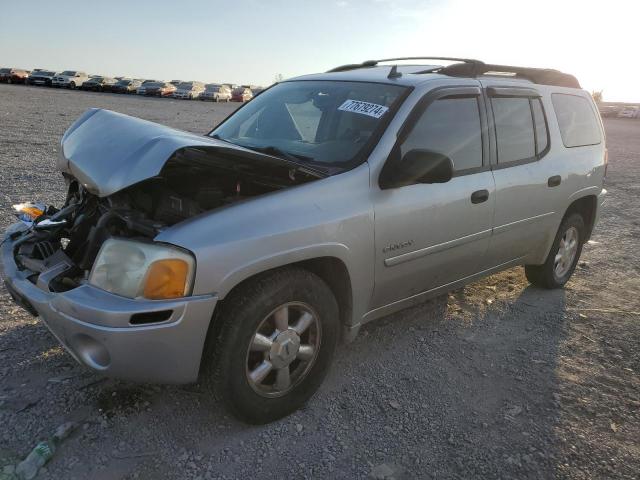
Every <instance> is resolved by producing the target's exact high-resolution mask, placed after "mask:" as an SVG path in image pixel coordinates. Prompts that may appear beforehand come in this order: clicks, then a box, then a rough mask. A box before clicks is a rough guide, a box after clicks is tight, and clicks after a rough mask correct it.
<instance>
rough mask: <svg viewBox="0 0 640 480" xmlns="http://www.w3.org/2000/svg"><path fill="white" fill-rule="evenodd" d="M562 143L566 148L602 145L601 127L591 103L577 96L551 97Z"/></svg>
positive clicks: (558, 94) (558, 95)
mask: <svg viewBox="0 0 640 480" xmlns="http://www.w3.org/2000/svg"><path fill="white" fill-rule="evenodd" d="M551 101H552V102H553V109H554V110H555V111H556V118H557V119H558V126H559V127H560V135H561V136H562V143H564V146H565V147H582V146H585V145H596V144H598V143H600V141H601V136H600V127H599V126H598V122H597V120H596V117H595V115H594V112H593V108H591V105H590V104H589V102H588V101H587V100H586V99H585V98H583V97H579V96H577V95H567V94H564V93H554V94H553V95H551Z"/></svg>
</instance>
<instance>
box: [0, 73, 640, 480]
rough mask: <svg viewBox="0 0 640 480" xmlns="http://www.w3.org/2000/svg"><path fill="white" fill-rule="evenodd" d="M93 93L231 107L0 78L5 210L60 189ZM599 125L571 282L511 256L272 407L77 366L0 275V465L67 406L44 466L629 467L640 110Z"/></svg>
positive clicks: (144, 471) (636, 387)
mask: <svg viewBox="0 0 640 480" xmlns="http://www.w3.org/2000/svg"><path fill="white" fill-rule="evenodd" d="M94 106H97V107H104V108H109V109H112V110H116V111H119V112H123V113H127V114H131V115H136V116H140V117H143V118H146V119H149V120H153V121H157V122H160V123H164V124H168V125H170V126H173V127H178V128H182V129H185V130H190V131H193V132H197V133H205V132H206V131H208V130H209V128H210V127H211V126H213V125H214V124H215V123H216V122H218V121H220V120H221V119H222V118H224V117H225V116H226V115H227V114H228V113H229V112H230V111H231V110H232V109H233V108H234V106H233V105H217V104H211V103H203V102H196V101H193V102H188V101H173V100H158V99H146V98H137V97H131V96H118V95H111V94H93V93H83V92H70V91H59V90H51V89H41V88H27V87H21V86H6V85H0V230H3V229H4V228H6V227H7V226H8V225H9V224H10V223H11V222H12V218H11V216H10V205H11V204H12V203H16V202H18V201H23V200H31V199H37V200H43V201H47V202H50V203H61V202H62V200H63V195H64V189H63V182H62V180H61V177H60V175H59V174H57V173H56V172H55V169H54V165H55V158H56V155H57V150H58V148H59V138H60V136H61V135H62V133H63V132H64V130H65V129H66V128H67V126H68V125H69V124H70V123H71V122H72V121H73V120H74V119H75V118H76V117H77V116H78V115H79V114H80V113H81V112H82V111H84V110H85V109H86V108H88V107H94ZM606 128H607V134H608V144H609V158H610V165H609V178H608V179H607V188H608V190H609V199H608V203H607V205H606V208H605V209H604V212H603V218H602V220H601V223H600V225H599V227H598V228H597V231H596V233H595V235H594V237H593V241H592V242H591V243H590V244H589V245H587V246H586V247H585V250H584V253H583V258H582V262H581V263H580V266H579V268H578V270H577V271H576V274H575V275H574V277H573V279H572V280H571V281H570V282H569V284H568V286H567V288H565V289H564V290H560V291H545V290H540V289H536V288H533V287H530V286H529V285H528V284H527V282H526V280H525V278H524V275H523V271H522V269H520V268H517V269H513V270H509V271H507V272H504V273H501V274H499V275H494V276H492V277H489V278H487V279H486V280H483V281H480V282H476V283H474V284H472V285H470V286H468V287H466V288H464V289H462V290H459V291H456V292H454V293H452V294H450V295H448V296H444V297H442V298H439V299H437V300H435V301H433V302H431V303H429V304H426V305H424V306H422V307H419V308H414V309H411V310H408V311H405V312H402V313H399V314H397V315H393V316H392V317H389V318H387V319H383V320H382V321H379V322H377V323H375V324H371V325H369V326H367V327H366V328H365V329H363V331H362V335H360V337H359V338H358V339H357V340H356V341H355V342H354V343H353V344H351V345H348V346H342V347H341V348H340V349H339V353H338V356H337V358H336V359H335V363H334V367H333V369H332V371H331V373H330V374H329V376H328V378H327V381H326V382H325V384H324V385H323V387H322V388H321V390H320V392H319V393H318V394H317V395H316V396H315V397H314V399H313V400H312V401H311V403H310V404H309V405H308V406H307V407H306V408H305V409H304V410H303V411H299V412H297V413H295V414H294V415H292V416H291V417H289V418H286V419H284V420H282V421H279V422H276V423H273V424H271V425H266V426H262V427H250V426H246V425H243V424H241V423H239V422H237V421H235V420H234V419H233V418H231V417H228V416H227V415H226V414H225V413H224V411H222V410H221V407H220V406H219V405H218V404H216V403H215V402H214V401H213V400H212V399H210V398H208V397H207V396H206V395H204V393H202V391H201V390H200V388H199V387H198V386H197V385H191V386H183V387H167V386H153V385H136V384H131V383H125V382H119V381H113V380H107V379H103V378H101V377H99V376H98V375H96V374H93V373H91V372H88V371H87V370H86V369H84V368H83V367H81V366H79V365H77V364H75V362H74V361H73V359H72V358H71V357H70V356H69V355H68V354H67V353H65V351H64V350H63V349H62V348H61V347H60V346H59V345H58V342H57V341H56V340H55V338H54V337H53V336H52V335H51V334H50V333H49V332H48V330H47V329H46V328H45V327H44V325H43V324H42V323H40V322H39V321H38V319H34V318H33V317H31V316H29V315H28V314H27V313H25V312H23V311H22V310H20V309H19V308H17V307H16V306H14V304H13V303H12V301H11V299H10V298H9V295H8V294H7V293H6V291H5V290H4V289H3V288H2V287H0V474H1V472H2V467H3V466H5V465H11V464H15V463H17V462H18V461H19V460H20V459H22V458H24V457H25V456H26V455H27V454H28V453H29V451H30V450H31V449H32V448H33V446H34V445H35V444H36V443H37V441H38V440H40V439H43V438H46V437H48V436H50V435H51V434H52V433H53V432H54V431H55V429H56V428H57V427H58V426H59V425H61V424H62V423H64V422H65V421H68V420H74V421H77V422H78V423H79V427H78V428H77V430H75V431H74V433H73V434H72V435H71V436H70V437H69V438H68V439H67V440H66V441H65V442H64V443H63V444H62V446H61V448H60V449H59V450H58V451H57V452H56V454H55V457H54V459H53V460H52V461H51V462H50V463H49V464H48V465H47V467H46V469H45V471H43V472H42V473H41V474H40V476H39V478H50V479H60V478H64V479H74V478H92V479H120V478H144V479H157V478H180V479H185V478H187V479H210V478H229V479H230V478H248V477H251V478H256V479H259V478H349V479H351V478H366V477H368V476H370V475H374V476H379V477H382V473H383V472H384V471H387V472H394V473H393V474H394V475H395V478H460V479H466V478H479V477H482V478H516V479H523V478H551V477H558V478H575V479H579V478H580V479H581V478H638V477H639V472H640V443H639V439H640V348H639V346H640V255H639V254H638V249H639V247H640V200H639V198H640V121H633V120H617V119H612V120H607V123H606Z"/></svg>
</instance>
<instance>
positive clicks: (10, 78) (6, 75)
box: [0, 68, 29, 84]
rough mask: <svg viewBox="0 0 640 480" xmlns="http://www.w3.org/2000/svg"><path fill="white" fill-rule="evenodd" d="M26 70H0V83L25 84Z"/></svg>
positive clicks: (27, 75)
mask: <svg viewBox="0 0 640 480" xmlns="http://www.w3.org/2000/svg"><path fill="white" fill-rule="evenodd" d="M27 78H29V71H28V70H21V69H19V68H0V83H24V84H26V83H27Z"/></svg>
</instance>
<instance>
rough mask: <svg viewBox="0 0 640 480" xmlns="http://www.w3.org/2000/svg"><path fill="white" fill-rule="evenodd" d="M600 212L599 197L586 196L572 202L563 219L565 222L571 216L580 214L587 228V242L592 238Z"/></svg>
mask: <svg viewBox="0 0 640 480" xmlns="http://www.w3.org/2000/svg"><path fill="white" fill-rule="evenodd" d="M597 210H598V197H597V196H596V195H585V196H582V197H580V198H577V199H575V200H573V201H572V202H571V204H570V205H569V206H568V207H567V210H566V211H565V214H564V216H563V217H562V219H563V220H564V219H565V218H567V217H568V216H569V215H572V214H574V213H578V214H579V215H580V216H582V219H583V220H584V226H585V233H586V235H585V242H586V241H587V240H589V239H590V238H591V233H592V232H593V227H594V224H595V219H596V212H597Z"/></svg>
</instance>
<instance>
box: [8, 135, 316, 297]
mask: <svg viewBox="0 0 640 480" xmlns="http://www.w3.org/2000/svg"><path fill="white" fill-rule="evenodd" d="M63 175H64V177H65V180H66V181H67V184H68V193H67V198H66V201H65V203H64V205H63V206H62V207H61V208H59V209H58V208H56V207H53V206H39V207H36V206H34V204H22V205H19V206H16V207H17V208H16V209H17V210H18V211H17V213H16V215H17V216H18V218H20V219H21V220H22V221H23V223H25V224H26V225H27V227H28V228H26V229H24V230H22V231H19V232H15V233H13V234H12V235H11V240H12V241H14V258H15V260H16V263H17V265H18V266H19V268H20V269H23V270H28V271H31V272H33V275H32V276H31V277H29V278H30V280H31V281H32V282H33V283H37V281H38V277H39V275H40V274H41V273H42V272H45V271H51V269H52V268H53V267H54V266H56V265H60V264H64V266H65V268H64V269H61V271H60V273H59V275H58V276H56V277H55V278H52V279H48V281H49V288H50V289H51V290H53V291H66V290H70V289H72V288H75V287H77V286H79V285H80V284H82V283H83V282H84V281H86V279H87V278H88V275H89V272H90V271H91V268H92V266H93V264H94V261H95V259H96V256H97V255H98V252H99V250H100V247H101V246H102V244H103V243H104V242H105V241H106V240H107V239H108V238H111V237H121V238H130V239H137V240H143V241H150V240H151V239H153V238H154V237H155V236H156V235H157V234H158V233H159V232H161V231H162V230H164V229H166V228H169V227H170V226H172V225H174V224H177V223H179V222H181V221H183V220H186V219H188V218H190V217H193V216H196V215H199V214H201V213H204V212H208V211H211V210H215V209H218V208H222V207H225V206H227V205H230V204H233V203H235V202H238V201H243V200H247V199H249V198H253V197H256V196H260V195H264V194H267V193H269V192H273V191H276V190H280V189H283V188H287V187H291V186H294V185H296V184H301V183H305V182H308V181H312V180H316V179H317V178H319V177H318V175H316V174H313V173H312V172H306V171H305V170H303V169H302V170H301V169H298V168H295V167H292V166H291V165H286V164H282V163H277V162H275V163H274V162H270V161H262V162H255V161H252V160H251V159H250V158H247V157H246V156H237V157H235V156H229V155H221V154H220V153H219V152H217V151H215V150H207V149H202V148H184V149H181V150H178V151H176V152H175V153H174V154H173V156H172V157H171V158H170V159H169V160H168V161H167V163H166V164H165V165H164V167H163V168H162V171H161V172H160V174H159V175H157V176H154V177H151V178H148V179H146V180H144V181H142V182H139V183H136V184H134V185H131V186H128V187H126V188H124V189H122V190H120V191H118V192H116V193H114V194H111V195H109V196H105V197H100V196H98V195H96V194H95V193H91V192H90V191H89V190H88V189H87V188H85V187H83V186H82V185H81V184H80V183H79V181H77V180H76V179H75V178H74V177H73V176H72V175H70V174H69V173H63Z"/></svg>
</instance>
